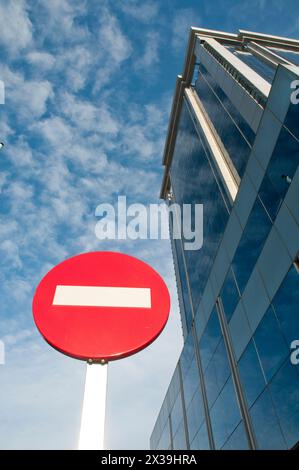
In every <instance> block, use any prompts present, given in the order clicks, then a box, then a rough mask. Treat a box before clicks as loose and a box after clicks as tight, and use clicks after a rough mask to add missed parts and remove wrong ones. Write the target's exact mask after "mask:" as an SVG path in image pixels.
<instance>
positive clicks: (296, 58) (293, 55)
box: [269, 48, 299, 65]
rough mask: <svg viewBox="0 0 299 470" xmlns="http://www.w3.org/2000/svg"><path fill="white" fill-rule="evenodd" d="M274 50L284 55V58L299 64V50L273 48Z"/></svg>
mask: <svg viewBox="0 0 299 470" xmlns="http://www.w3.org/2000/svg"><path fill="white" fill-rule="evenodd" d="M269 49H270V48H269ZM271 49H272V48H271ZM272 50H273V51H274V52H275V53H276V54H278V55H280V56H281V57H283V58H284V59H287V60H289V61H290V62H292V63H293V64H295V65H299V54H298V52H292V51H286V50H281V49H272Z"/></svg>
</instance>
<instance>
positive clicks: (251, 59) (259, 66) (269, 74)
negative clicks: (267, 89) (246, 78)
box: [230, 48, 276, 83]
mask: <svg viewBox="0 0 299 470" xmlns="http://www.w3.org/2000/svg"><path fill="white" fill-rule="evenodd" d="M230 51H231V52H232V53H233V54H234V55H236V56H237V57H238V59H240V60H242V62H244V63H245V64H247V65H248V66H249V67H250V68H252V69H253V70H254V71H255V72H257V73H258V74H259V75H260V76H261V77H263V78H264V79H265V80H267V82H269V83H272V81H273V78H274V76H275V72H276V68H275V67H274V68H273V67H270V65H268V64H266V62H264V61H262V60H261V59H259V58H258V57H256V56H255V55H253V54H251V53H250V52H243V51H242V52H241V51H236V50H235V49H234V48H230Z"/></svg>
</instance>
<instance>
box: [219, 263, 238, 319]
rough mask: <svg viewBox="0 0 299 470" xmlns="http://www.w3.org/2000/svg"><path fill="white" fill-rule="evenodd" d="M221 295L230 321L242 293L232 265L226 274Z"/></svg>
mask: <svg viewBox="0 0 299 470" xmlns="http://www.w3.org/2000/svg"><path fill="white" fill-rule="evenodd" d="M220 295H221V300H222V304H223V309H224V313H225V316H226V320H227V322H229V320H230V319H231V316H232V314H233V313H234V311H235V308H236V306H237V304H238V302H239V299H240V294H239V291H238V288H237V284H236V279H235V274H234V271H233V269H232V267H231V268H230V269H229V271H228V273H227V275H226V278H225V281H224V284H223V287H222V290H221V294H220Z"/></svg>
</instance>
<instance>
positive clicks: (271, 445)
mask: <svg viewBox="0 0 299 470" xmlns="http://www.w3.org/2000/svg"><path fill="white" fill-rule="evenodd" d="M250 415H251V420H252V424H253V427H254V434H255V437H256V441H257V445H258V448H259V449H265V450H266V449H276V450H279V449H286V443H285V440H284V438H283V435H282V433H281V429H280V426H279V423H278V420H277V416H276V414H275V410H274V408H273V403H272V401H271V397H270V394H269V392H268V389H267V388H266V389H265V391H264V392H263V393H262V395H261V396H260V397H259V398H258V400H257V401H256V402H255V404H254V405H253V407H252V408H251V410H250Z"/></svg>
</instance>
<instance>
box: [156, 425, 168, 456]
mask: <svg viewBox="0 0 299 470" xmlns="http://www.w3.org/2000/svg"><path fill="white" fill-rule="evenodd" d="M170 445H171V436H170V426H169V419H168V420H167V422H166V425H165V426H164V429H163V432H162V435H161V438H160V441H159V443H158V446H157V449H161V450H167V449H168V448H169V446H170Z"/></svg>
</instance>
